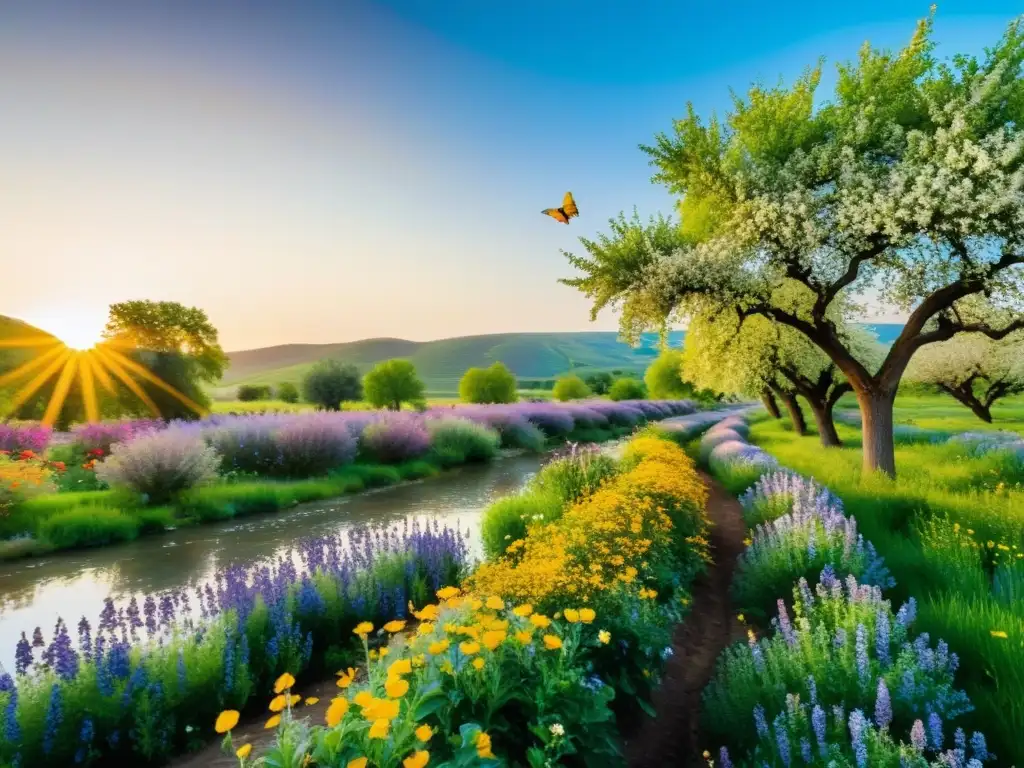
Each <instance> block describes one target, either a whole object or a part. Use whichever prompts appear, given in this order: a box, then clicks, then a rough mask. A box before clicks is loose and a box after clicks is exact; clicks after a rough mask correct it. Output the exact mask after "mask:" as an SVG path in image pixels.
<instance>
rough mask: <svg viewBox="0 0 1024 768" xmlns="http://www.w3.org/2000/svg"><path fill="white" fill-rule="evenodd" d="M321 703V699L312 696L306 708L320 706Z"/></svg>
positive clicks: (308, 699) (307, 701)
mask: <svg viewBox="0 0 1024 768" xmlns="http://www.w3.org/2000/svg"><path fill="white" fill-rule="evenodd" d="M319 703H320V699H319V698H317V697H316V696H310V697H308V698H307V699H306V706H307V707H312V706H313V705H314V704H319Z"/></svg>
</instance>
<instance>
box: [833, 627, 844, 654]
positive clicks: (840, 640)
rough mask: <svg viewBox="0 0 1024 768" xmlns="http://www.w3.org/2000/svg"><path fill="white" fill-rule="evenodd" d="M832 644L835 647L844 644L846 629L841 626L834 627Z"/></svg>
mask: <svg viewBox="0 0 1024 768" xmlns="http://www.w3.org/2000/svg"><path fill="white" fill-rule="evenodd" d="M832 645H834V646H835V647H836V648H837V649H839V648H842V647H843V646H844V645H846V630H845V629H844V628H843V627H836V634H835V637H833V638H832Z"/></svg>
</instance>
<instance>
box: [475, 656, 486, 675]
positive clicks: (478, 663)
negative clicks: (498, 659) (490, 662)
mask: <svg viewBox="0 0 1024 768" xmlns="http://www.w3.org/2000/svg"><path fill="white" fill-rule="evenodd" d="M483 668H484V660H483V659H481V658H480V657H479V656H478V657H476V658H475V659H473V669H475V670H477V671H478V672H479V671H480V670H481V669H483Z"/></svg>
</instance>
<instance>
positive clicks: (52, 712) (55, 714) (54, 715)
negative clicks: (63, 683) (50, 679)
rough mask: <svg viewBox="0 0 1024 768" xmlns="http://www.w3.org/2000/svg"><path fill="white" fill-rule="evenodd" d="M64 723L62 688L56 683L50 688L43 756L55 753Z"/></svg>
mask: <svg viewBox="0 0 1024 768" xmlns="http://www.w3.org/2000/svg"><path fill="white" fill-rule="evenodd" d="M63 722H64V707H63V703H62V700H61V693H60V686H59V685H58V684H57V683H54V684H53V686H52V687H51V688H50V704H49V706H48V707H47V709H46V724H45V726H44V731H43V754H46V755H49V754H50V753H51V752H52V751H53V746H54V743H55V742H56V739H57V734H58V731H59V730H60V726H61V723H63Z"/></svg>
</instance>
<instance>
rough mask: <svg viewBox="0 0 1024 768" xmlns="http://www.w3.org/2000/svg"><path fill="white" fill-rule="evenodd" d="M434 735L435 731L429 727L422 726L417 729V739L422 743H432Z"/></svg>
mask: <svg viewBox="0 0 1024 768" xmlns="http://www.w3.org/2000/svg"><path fill="white" fill-rule="evenodd" d="M433 735H434V730H433V729H432V728H431V727H430V726H429V725H421V726H420V727H419V728H417V729H416V738H417V739H419V740H420V741H430V738H431V736H433Z"/></svg>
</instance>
